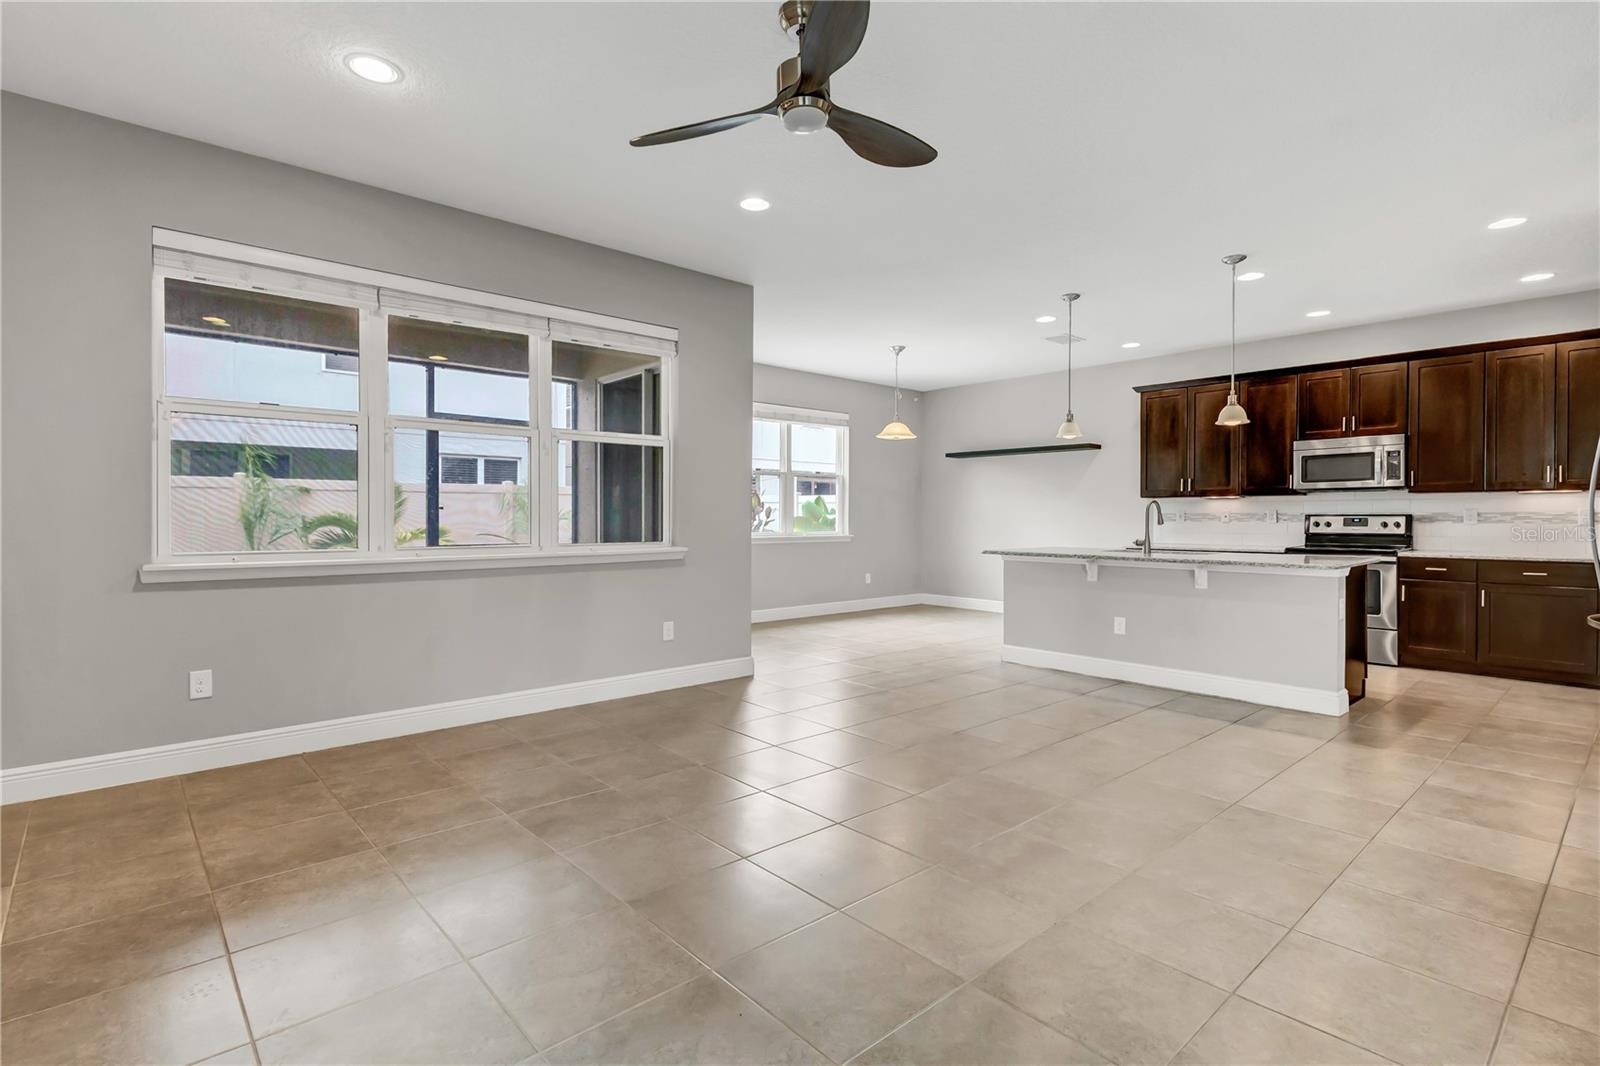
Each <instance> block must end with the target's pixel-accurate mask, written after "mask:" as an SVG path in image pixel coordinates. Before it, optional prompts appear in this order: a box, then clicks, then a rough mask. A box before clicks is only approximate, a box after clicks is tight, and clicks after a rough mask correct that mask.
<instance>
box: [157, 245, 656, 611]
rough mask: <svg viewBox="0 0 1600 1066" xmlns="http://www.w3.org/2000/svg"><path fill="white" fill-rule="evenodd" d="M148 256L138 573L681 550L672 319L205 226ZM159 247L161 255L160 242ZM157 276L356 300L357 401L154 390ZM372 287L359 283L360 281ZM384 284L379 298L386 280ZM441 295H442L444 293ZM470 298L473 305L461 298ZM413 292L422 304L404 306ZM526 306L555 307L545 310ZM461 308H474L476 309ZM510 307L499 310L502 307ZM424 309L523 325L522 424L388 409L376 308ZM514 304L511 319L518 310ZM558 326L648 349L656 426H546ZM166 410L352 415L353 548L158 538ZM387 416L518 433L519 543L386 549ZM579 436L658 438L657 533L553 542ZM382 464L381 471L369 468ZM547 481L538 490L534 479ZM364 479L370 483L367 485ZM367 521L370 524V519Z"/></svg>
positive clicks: (485, 563)
mask: <svg viewBox="0 0 1600 1066" xmlns="http://www.w3.org/2000/svg"><path fill="white" fill-rule="evenodd" d="M153 234H154V237H155V245H154V248H155V253H156V254H155V258H156V260H157V263H158V264H159V263H160V262H161V261H162V260H163V259H166V260H168V262H167V263H166V264H165V265H156V266H155V267H154V269H153V271H152V277H151V335H152V336H151V350H152V355H153V365H152V375H151V392H152V408H151V409H152V412H153V423H154V426H153V432H152V434H151V444H152V462H153V470H154V477H153V489H154V491H153V493H152V501H151V502H152V508H151V511H152V513H151V526H150V544H151V548H150V550H151V557H150V561H149V562H148V563H146V564H144V565H143V566H141V567H140V569H139V574H140V579H141V581H144V582H149V583H165V582H176V581H230V580H261V579H273V578H305V577H316V576H323V575H326V576H336V575H347V574H383V573H408V572H430V571H441V570H501V569H526V568H534V567H546V566H571V565H577V566H585V565H587V566H592V565H597V564H602V563H633V562H661V561H664V560H667V561H670V560H673V559H681V558H683V557H684V556H685V555H686V554H687V550H686V549H685V548H682V547H678V546H676V545H674V544H673V541H672V537H673V520H672V519H673V508H672V502H673V494H672V470H673V450H674V449H673V447H672V440H673V427H674V425H675V422H676V418H675V415H676V411H677V407H676V369H677V350H676V338H677V331H676V330H675V329H668V328H666V327H660V326H653V325H649V324H646V323H636V322H628V321H626V320H623V319H616V318H611V317H609V316H604V315H594V314H590V313H588V312H582V311H571V310H568V309H564V308H558V307H553V306H551V305H545V304H536V303H534V302H532V301H526V300H520V299H518V298H514V297H505V296H498V295H496V294H493V293H477V292H473V291H472V290H467V289H460V288H457V287H455V286H449V285H441V284H438V283H434V282H424V281H419V280H417V279H411V278H405V277H402V276H400V275H391V274H386V273H383V272H381V271H373V270H367V269H365V268H359V267H350V266H347V265H345V264H337V263H324V262H321V261H319V260H313V259H308V258H306V257H303V256H295V255H290V254H288V253H282V252H274V251H270V250H265V249H257V248H251V247H249V246H247V245H238V244H233V243H231V242H227V241H218V240H214V239H212V238H206V237H197V236H194V235H190V234H179V233H175V232H173V231H169V230H162V229H159V228H158V229H155V230H154V231H153ZM163 249H167V250H168V251H167V252H166V253H165V254H163V252H162V250H163ZM173 250H176V251H178V252H183V251H189V252H193V253H195V254H198V255H204V256H208V257H221V258H224V259H227V260H229V261H231V262H233V263H237V264H240V265H241V266H242V267H244V268H246V269H248V268H251V267H263V268H267V269H268V270H271V271H278V272H284V271H288V272H294V273H304V274H306V275H307V276H308V280H311V281H313V282H314V281H315V280H316V279H319V278H336V279H340V280H342V281H345V282H350V283H352V285H351V287H350V288H349V289H348V291H345V292H330V291H326V290H317V291H306V290H305V289H304V288H300V287H298V286H296V285H294V284H284V283H283V282H281V281H279V279H278V278H276V277H273V276H270V275H268V276H264V277H263V280H268V281H269V282H274V283H270V284H256V283H254V282H249V283H245V282H241V281H238V280H232V281H230V280H229V279H227V278H223V277H219V276H217V274H216V273H215V272H214V271H211V270H192V269H186V268H184V267H183V266H181V265H177V266H175V265H172V262H171V261H172V260H173V259H174V258H175V257H174V255H173V254H172V251H173ZM168 278H173V279H177V280H183V281H201V282H204V283H208V284H214V285H225V286H227V285H232V286H234V287H241V288H248V289H251V290H255V291H265V292H274V293H278V294H280V295H285V296H291V297H296V298H300V299H310V300H315V301H318V302H322V303H331V304H337V305H340V306H346V307H354V308H356V309H357V310H358V311H359V313H360V353H359V358H360V360H361V370H360V371H359V373H360V377H361V392H360V399H359V403H358V409H357V410H355V411H338V410H329V409H324V408H305V407H294V406H287V405H274V404H257V403H241V402H232V401H217V400H190V399H187V398H173V397H168V396H167V395H166V336H165V334H166V309H165V292H164V288H165V282H166V280H167V279H168ZM363 285H366V286H373V287H374V288H372V289H371V290H370V295H369V293H368V292H367V291H363V290H361V289H360V286H363ZM386 289H387V290H388V292H389V294H391V297H398V298H391V301H390V302H389V303H385V301H384V295H385V290H386ZM408 294H422V296H423V297H425V298H426V300H422V299H419V300H415V301H408V300H407V299H405V297H406V296H407V295H408ZM441 301H450V303H448V304H446V303H443V302H441ZM463 301H476V304H471V303H463ZM424 303H426V305H427V308H428V310H427V312H426V313H424V312H419V311H417V310H415V309H414V308H415V307H417V306H422V305H424ZM530 311H532V312H536V313H537V314H538V315H545V314H553V315H559V316H561V317H562V319H563V321H561V322H560V323H556V322H553V321H551V320H550V319H549V318H546V317H534V315H530V314H529V312H530ZM474 312H478V313H477V314H475V313H474ZM508 312H510V313H508ZM395 315H398V316H402V317H412V318H423V319H429V320H433V321H446V322H451V323H457V324H464V325H479V326H483V327H486V328H491V329H497V330H501V331H511V332H519V333H523V334H526V335H527V336H528V339H529V348H530V350H529V374H528V382H529V424H528V425H527V426H526V427H523V426H519V425H503V424H499V423H479V422H460V421H452V420H449V419H442V418H433V419H429V418H416V417H411V416H403V415H391V414H389V413H388V341H387V335H388V318H389V317H391V316H395ZM519 315H524V316H527V317H526V318H525V319H523V320H521V324H518V323H519V319H518V316H519ZM558 325H559V327H560V332H561V333H562V334H573V333H582V334H584V335H586V336H590V337H596V338H603V339H604V341H605V343H606V344H607V345H608V346H610V347H617V348H621V349H624V350H630V351H637V352H639V354H641V355H650V356H655V357H659V358H660V360H661V372H660V386H659V387H660V389H661V398H660V402H661V426H660V427H659V429H660V430H661V432H659V433H655V434H638V435H635V434H623V433H596V432H587V431H577V430H555V429H554V428H553V427H552V426H551V425H550V424H549V423H550V421H551V418H550V411H549V406H550V403H551V385H550V382H551V362H552V340H551V334H552V328H553V327H556V326H558ZM175 413H194V414H218V415H224V416H254V417H260V418H274V419H287V420H295V421H317V422H330V423H335V424H339V425H349V426H354V427H355V429H356V433H357V453H356V456H357V457H356V478H357V482H356V492H357V512H356V513H357V514H358V515H359V516H360V519H361V529H362V539H361V545H360V547H358V548H355V549H350V550H341V551H339V552H337V553H330V552H327V551H314V550H304V551H278V552H260V553H254V552H249V553H247V552H238V553H183V554H178V553H174V552H172V551H171V550H170V547H169V546H170V545H171V543H172V530H171V469H172V467H171V463H172V460H171V421H170V419H171V416H172V415H173V414H175ZM397 427H412V428H414V427H422V428H431V429H440V430H460V431H463V432H468V433H478V434H483V433H490V434H498V435H504V436H512V437H518V438H522V439H525V440H527V441H528V467H527V472H528V491H529V492H530V493H531V494H532V498H533V500H534V503H535V505H536V511H535V517H536V521H535V522H534V523H533V527H534V528H533V529H532V530H531V534H530V535H531V540H532V543H531V544H526V545H521V544H518V545H506V546H503V547H502V546H497V545H472V546H455V547H452V546H448V545H441V546H434V547H424V548H399V547H397V546H396V545H395V544H394V528H393V527H394V522H393V516H392V513H391V511H392V501H391V500H390V496H391V494H392V490H391V488H390V486H391V485H392V483H393V463H394V448H393V444H392V433H393V431H394V429H395V428H397ZM558 438H559V439H566V440H589V441H595V442H597V443H619V444H630V445H654V446H657V447H660V448H661V449H662V486H661V497H662V498H661V537H662V539H661V540H660V541H654V542H648V543H615V544H592V543H591V544H560V543H558V535H557V508H556V492H555V486H556V479H555V470H554V464H555V461H556V455H557V453H558V451H559V449H558V448H557V447H556V441H557V439H558ZM374 472H381V473H382V478H381V483H380V479H376V478H375V477H374ZM546 485H548V486H549V488H550V490H551V491H549V492H542V491H541V489H543V488H544V487H545V486H546ZM374 490H377V491H374ZM369 531H372V532H369Z"/></svg>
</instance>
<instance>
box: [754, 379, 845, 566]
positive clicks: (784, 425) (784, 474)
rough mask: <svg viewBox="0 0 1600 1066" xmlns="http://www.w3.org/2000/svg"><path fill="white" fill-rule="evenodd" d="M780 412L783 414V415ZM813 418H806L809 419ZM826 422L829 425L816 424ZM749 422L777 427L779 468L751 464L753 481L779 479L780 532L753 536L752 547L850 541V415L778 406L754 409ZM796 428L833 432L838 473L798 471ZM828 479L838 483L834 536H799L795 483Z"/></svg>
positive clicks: (824, 423)
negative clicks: (795, 522)
mask: <svg viewBox="0 0 1600 1066" xmlns="http://www.w3.org/2000/svg"><path fill="white" fill-rule="evenodd" d="M778 412H783V413H782V414H781V415H780V414H779V413H778ZM808 415H809V416H811V417H809V418H808V417H807V416H808ZM818 418H825V419H827V421H816V419H818ZM750 420H751V422H752V423H755V422H772V423H775V424H776V425H777V426H778V464H777V466H757V465H756V464H755V458H754V456H752V457H751V462H750V476H751V477H776V478H777V479H778V531H777V532H775V533H757V532H755V531H754V530H751V532H750V543H752V544H785V543H800V542H805V543H812V542H827V541H847V540H850V539H851V532H850V420H849V416H848V415H844V414H838V413H835V412H831V411H808V410H803V409H800V408H783V407H780V406H778V405H776V404H770V403H759V402H757V403H755V404H752V405H751V415H750ZM795 426H811V427H813V428H816V429H828V430H832V431H833V432H834V433H835V434H836V435H837V437H838V440H839V464H838V465H839V469H838V470H836V471H828V470H816V469H813V468H810V467H797V466H795V465H794V460H793V446H792V443H791V440H790V438H791V435H792V433H793V429H794V427H795ZM807 478H809V479H812V480H817V479H821V478H827V479H829V480H832V481H835V482H837V483H838V493H837V497H838V501H839V502H838V504H837V513H838V518H837V520H836V521H835V523H834V527H835V528H834V531H833V532H831V533H796V532H795V531H794V510H795V481H796V480H797V479H807Z"/></svg>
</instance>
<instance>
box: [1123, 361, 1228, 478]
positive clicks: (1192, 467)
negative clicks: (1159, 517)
mask: <svg viewBox="0 0 1600 1066" xmlns="http://www.w3.org/2000/svg"><path fill="white" fill-rule="evenodd" d="M1227 402H1228V386H1227V384H1226V383H1222V384H1217V385H1196V386H1193V387H1190V388H1175V389H1161V390H1159V391H1156V392H1146V393H1141V394H1140V397H1139V495H1141V496H1145V497H1169V496H1237V495H1239V493H1240V489H1239V471H1240V439H1239V430H1238V429H1237V428H1234V427H1229V426H1219V425H1217V424H1216V422H1217V414H1218V412H1220V411H1221V410H1222V408H1223V405H1225V404H1226V403H1227Z"/></svg>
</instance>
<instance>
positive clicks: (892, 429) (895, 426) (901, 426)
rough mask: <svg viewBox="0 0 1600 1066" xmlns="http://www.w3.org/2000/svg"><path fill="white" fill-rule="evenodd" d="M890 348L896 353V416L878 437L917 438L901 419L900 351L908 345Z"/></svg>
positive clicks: (892, 438)
mask: <svg viewBox="0 0 1600 1066" xmlns="http://www.w3.org/2000/svg"><path fill="white" fill-rule="evenodd" d="M889 350H890V351H892V352H893V353H894V418H892V419H890V421H889V424H888V425H887V426H884V427H883V428H882V429H880V430H879V431H878V439H879V440H916V439H917V435H916V434H915V433H913V432H911V427H910V426H908V425H906V424H905V423H904V422H902V421H900V353H901V352H903V351H905V350H906V346H905V345H903V344H895V345H891V346H890V348H889Z"/></svg>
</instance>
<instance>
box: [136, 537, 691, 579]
mask: <svg viewBox="0 0 1600 1066" xmlns="http://www.w3.org/2000/svg"><path fill="white" fill-rule="evenodd" d="M688 551H689V549H687V548H679V547H671V546H661V545H649V546H640V547H635V548H624V547H604V548H574V549H571V550H568V551H555V552H521V553H518V552H509V553H508V552H497V553H495V554H492V555H491V554H481V553H473V552H470V551H444V552H438V551H431V552H427V553H418V554H416V555H405V556H392V555H391V556H369V557H366V558H344V559H307V558H305V557H303V556H301V557H297V558H293V559H273V558H242V557H241V558H239V559H238V561H218V560H214V559H198V560H195V561H193V562H161V563H146V564H145V565H144V566H141V567H140V568H139V580H140V581H141V582H143V583H144V584H147V585H161V584H170V583H174V582H183V581H271V580H274V579H285V578H307V577H345V576H350V575H354V574H425V573H436V572H438V571H446V570H528V569H534V568H539V567H546V566H610V565H612V564H616V563H657V562H668V561H672V560H675V559H682V558H683V557H684V556H685V555H687V554H688Z"/></svg>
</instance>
